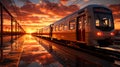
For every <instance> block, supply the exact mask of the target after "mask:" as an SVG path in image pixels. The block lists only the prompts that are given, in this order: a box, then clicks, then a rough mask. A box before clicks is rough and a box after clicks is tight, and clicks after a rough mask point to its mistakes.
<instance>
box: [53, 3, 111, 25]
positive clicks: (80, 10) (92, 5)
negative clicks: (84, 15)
mask: <svg viewBox="0 0 120 67" xmlns="http://www.w3.org/2000/svg"><path fill="white" fill-rule="evenodd" d="M89 7H104V8H106V9H108V8H107V7H106V6H103V5H98V4H91V5H87V6H85V7H83V8H81V9H79V10H77V11H75V12H73V13H72V14H69V15H68V16H65V17H64V18H62V19H60V20H58V21H56V22H54V23H53V24H57V23H60V22H62V21H64V19H65V18H69V17H71V16H72V15H74V14H76V13H80V12H82V11H83V10H84V9H85V8H89ZM108 10H110V9H108Z"/></svg>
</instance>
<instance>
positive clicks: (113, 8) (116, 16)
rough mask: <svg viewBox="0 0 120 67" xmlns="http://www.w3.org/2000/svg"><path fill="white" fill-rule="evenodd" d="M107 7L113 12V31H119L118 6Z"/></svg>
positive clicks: (119, 6)
mask: <svg viewBox="0 0 120 67" xmlns="http://www.w3.org/2000/svg"><path fill="white" fill-rule="evenodd" d="M109 7H110V9H111V10H112V12H113V17H114V22H115V29H120V4H115V5H110V6H109Z"/></svg>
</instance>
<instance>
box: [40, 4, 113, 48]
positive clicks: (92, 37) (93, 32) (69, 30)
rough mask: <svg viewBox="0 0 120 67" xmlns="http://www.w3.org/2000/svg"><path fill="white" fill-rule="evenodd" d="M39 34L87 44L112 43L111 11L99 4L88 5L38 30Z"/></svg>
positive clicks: (101, 44) (100, 44)
mask: <svg viewBox="0 0 120 67" xmlns="http://www.w3.org/2000/svg"><path fill="white" fill-rule="evenodd" d="M39 36H41V37H47V38H51V39H57V40H62V41H63V40H64V41H66V42H68V43H72V42H77V43H82V44H85V45H88V46H104V45H110V44H111V45H112V43H113V40H112V39H113V36H114V20H113V15H112V11H111V10H110V9H108V8H107V7H104V6H101V5H88V6H86V7H84V8H82V9H80V10H78V11H76V12H74V13H72V14H70V15H68V16H66V17H64V18H63V19H61V20H59V21H56V22H55V23H53V24H51V25H49V26H46V27H44V28H42V29H40V30H39Z"/></svg>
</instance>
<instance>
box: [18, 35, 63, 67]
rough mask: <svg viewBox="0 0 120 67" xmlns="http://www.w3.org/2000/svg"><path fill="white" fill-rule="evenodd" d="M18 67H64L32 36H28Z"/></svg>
mask: <svg viewBox="0 0 120 67" xmlns="http://www.w3.org/2000/svg"><path fill="white" fill-rule="evenodd" d="M18 67H62V65H61V64H60V63H59V62H58V61H56V60H55V59H54V58H53V57H52V55H51V54H50V53H49V52H48V51H47V50H46V49H45V48H44V47H42V46H41V45H40V44H39V42H37V41H36V40H35V38H34V37H32V36H31V35H26V37H25V41H24V43H23V51H22V54H21V58H20V62H19V65H18Z"/></svg>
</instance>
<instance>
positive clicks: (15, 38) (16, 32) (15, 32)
mask: <svg viewBox="0 0 120 67" xmlns="http://www.w3.org/2000/svg"><path fill="white" fill-rule="evenodd" d="M15 39H17V23H16V22H15Z"/></svg>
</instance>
